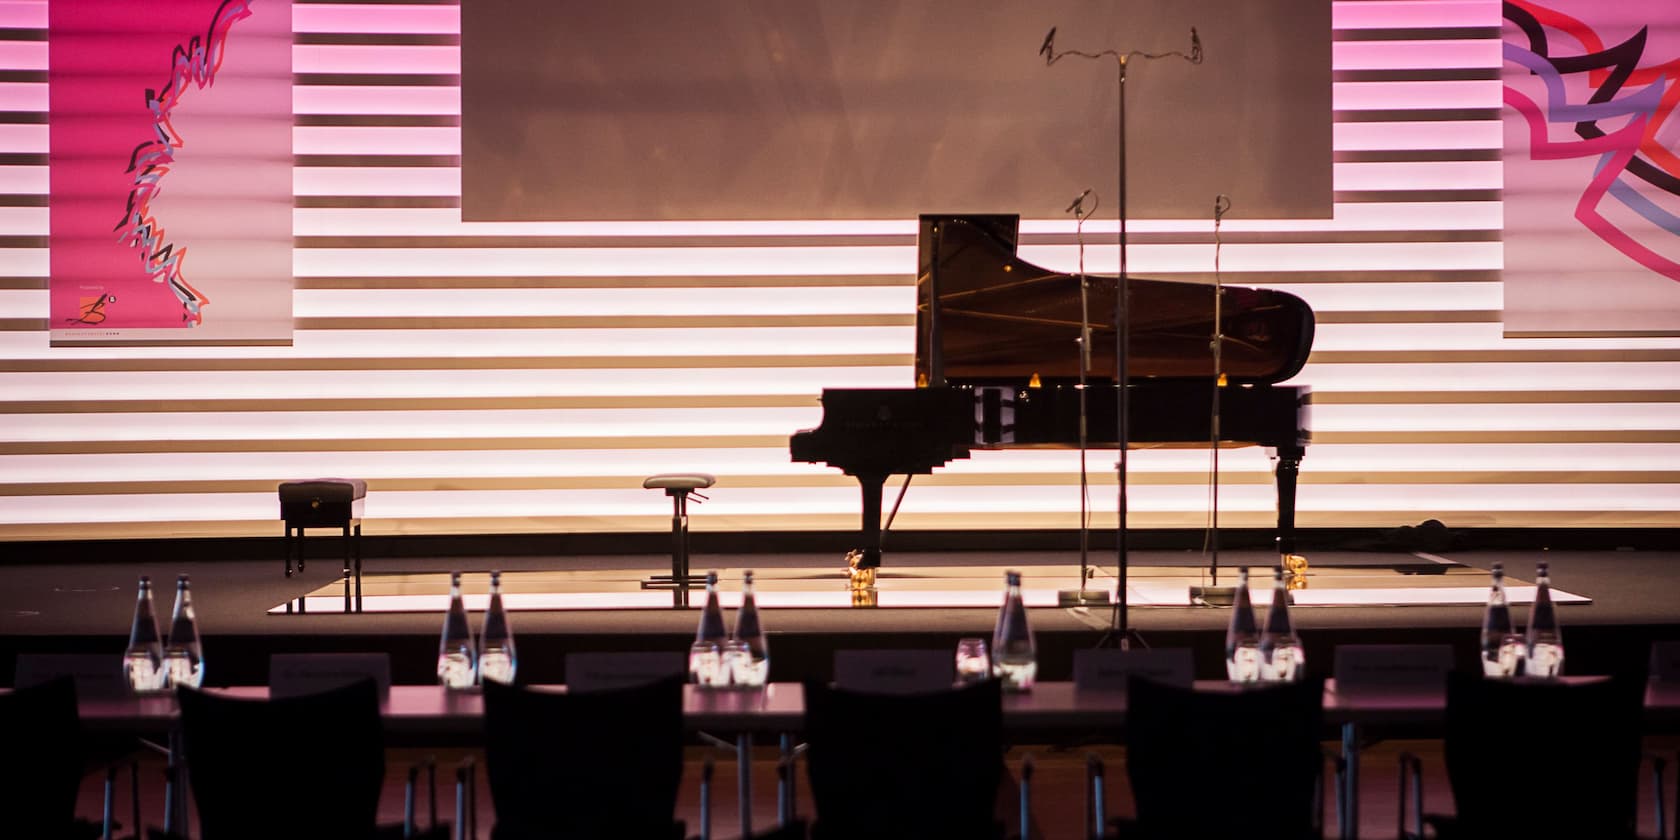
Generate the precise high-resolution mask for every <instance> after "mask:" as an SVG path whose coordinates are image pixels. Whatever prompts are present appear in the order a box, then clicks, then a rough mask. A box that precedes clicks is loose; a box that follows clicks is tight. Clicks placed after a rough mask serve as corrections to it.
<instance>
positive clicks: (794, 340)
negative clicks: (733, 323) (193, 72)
mask: <svg viewBox="0 0 1680 840" xmlns="http://www.w3.org/2000/svg"><path fill="white" fill-rule="evenodd" d="M504 293H505V294H513V293H512V292H504ZM41 311H42V313H44V312H45V309H44V307H43V309H42V310H41ZM0 317H17V316H6V315H3V314H0ZM29 317H45V315H44V314H42V315H32V316H29ZM292 335H293V341H292V346H291V347H49V346H48V345H47V334H46V333H45V332H0V358H7V359H55V360H61V361H62V360H67V359H203V360H216V359H356V358H364V359H403V358H437V357H444V358H463V359H464V358H478V357H486V356H515V357H522V356H532V357H560V356H623V357H638V356H673V355H694V354H698V353H704V354H706V355H709V356H785V355H787V354H788V353H789V348H797V350H798V352H799V353H800V354H802V355H823V354H829V355H838V354H846V355H858V354H863V355H879V354H883V353H906V354H907V353H910V352H911V348H913V347H914V346H915V341H916V337H915V329H914V328H913V327H911V326H903V327H704V328H701V327H645V328H642V327H613V328H605V329H516V330H494V329H484V330H451V329H426V330H406V329H395V330H297V331H295V332H294V333H293V334H292ZM206 364H207V366H211V367H213V366H214V362H213V361H207V362H206ZM3 397H4V395H0V398H3Z"/></svg>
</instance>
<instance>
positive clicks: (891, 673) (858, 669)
mask: <svg viewBox="0 0 1680 840" xmlns="http://www.w3.org/2000/svg"><path fill="white" fill-rule="evenodd" d="M956 676H957V660H956V656H955V655H954V654H953V653H952V652H951V651H948V650H837V651H835V652H834V684H835V686H837V687H839V688H843V689H845V690H847V691H867V692H871V693H874V694H925V693H929V692H934V691H949V690H951V685H952V683H954V682H955V681H956Z"/></svg>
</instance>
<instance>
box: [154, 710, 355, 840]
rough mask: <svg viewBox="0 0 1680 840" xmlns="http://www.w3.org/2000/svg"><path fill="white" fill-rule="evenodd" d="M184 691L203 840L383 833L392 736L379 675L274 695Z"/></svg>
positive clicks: (185, 733) (186, 738) (190, 773)
mask: <svg viewBox="0 0 1680 840" xmlns="http://www.w3.org/2000/svg"><path fill="white" fill-rule="evenodd" d="M176 696H177V698H178V699H179V702H180V705H181V738H182V748H183V752H184V754H185V758H186V766H187V777H188V779H189V780H190V781H191V785H192V792H193V801H194V803H195V805H196V806H197V810H198V816H199V825H200V827H201V829H202V831H201V836H202V838H203V840H223V839H224V838H240V839H241V840H251V839H252V838H282V837H285V838H294V837H310V838H335V840H336V839H337V838H345V839H346V840H348V838H367V837H371V836H373V834H374V831H375V825H376V822H375V821H376V818H377V815H378V810H379V794H380V788H381V786H382V785H383V783H384V778H385V738H384V731H383V729H382V728H381V723H380V716H379V689H378V687H377V686H376V685H375V684H374V682H373V681H372V680H363V681H360V682H356V683H352V684H350V685H347V686H344V687H342V688H336V689H332V690H330V691H324V692H320V693H318V694H305V695H299V696H295V697H287V698H281V699H273V700H254V699H236V698H231V697H224V696H219V695H216V694H214V693H210V692H203V691H195V690H192V689H188V688H182V689H179V691H178V692H177V695H176Z"/></svg>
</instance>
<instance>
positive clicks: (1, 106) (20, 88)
mask: <svg viewBox="0 0 1680 840" xmlns="http://www.w3.org/2000/svg"><path fill="white" fill-rule="evenodd" d="M45 110H47V86H46V84H45V83H42V82H0V111H45Z"/></svg>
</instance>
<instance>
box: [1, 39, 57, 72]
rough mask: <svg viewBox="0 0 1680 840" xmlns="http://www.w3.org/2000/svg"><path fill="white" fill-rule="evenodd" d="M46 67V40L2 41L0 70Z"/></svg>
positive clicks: (43, 68)
mask: <svg viewBox="0 0 1680 840" xmlns="http://www.w3.org/2000/svg"><path fill="white" fill-rule="evenodd" d="M45 69H47V42H46V41H0V70H37V71H39V70H45Z"/></svg>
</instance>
